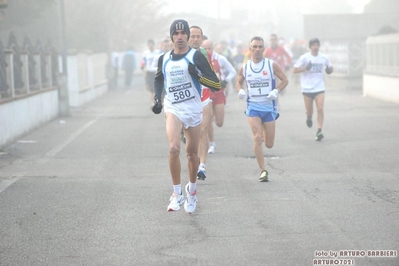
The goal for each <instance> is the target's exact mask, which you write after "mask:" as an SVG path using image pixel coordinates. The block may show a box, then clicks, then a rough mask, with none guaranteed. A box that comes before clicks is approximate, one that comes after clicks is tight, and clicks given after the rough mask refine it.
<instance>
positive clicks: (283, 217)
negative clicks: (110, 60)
mask: <svg viewBox="0 0 399 266" xmlns="http://www.w3.org/2000/svg"><path fill="white" fill-rule="evenodd" d="M280 104H281V109H280V111H281V117H280V118H279V120H278V121H277V129H276V134H277V136H276V141H275V146H274V147H273V148H272V149H270V150H268V149H266V148H264V152H265V160H266V162H267V169H268V171H269V179H270V182H267V183H259V182H258V176H259V170H258V167H257V164H256V161H255V159H254V157H253V151H252V135H251V132H250V130H249V126H248V122H247V120H246V117H245V115H244V114H243V110H244V107H245V103H244V102H243V101H240V100H238V98H237V97H236V93H231V94H230V95H229V97H228V105H227V107H226V117H225V125H224V126H223V127H222V128H216V130H215V136H216V144H217V150H216V153H215V154H212V155H209V156H208V163H207V176H208V178H207V179H206V180H205V181H198V200H199V201H198V206H197V210H196V212H195V213H194V214H191V215H190V214H187V213H185V211H184V209H181V210H180V211H178V212H174V213H168V212H166V207H167V205H168V199H169V196H170V195H171V193H172V184H171V179H170V174H169V168H168V145H167V139H166V134H165V123H164V116H163V114H161V115H154V114H152V112H151V111H150V100H149V96H148V94H147V92H146V91H145V89H144V87H143V83H142V80H141V77H136V81H135V86H134V88H133V89H131V90H126V89H119V90H114V91H110V92H108V93H107V94H106V95H104V96H102V97H101V98H99V99H97V100H95V101H93V102H91V103H89V104H88V105H86V106H84V107H83V108H79V109H74V110H72V115H71V116H70V117H66V118H59V119H57V120H55V121H53V122H51V123H49V124H48V125H46V126H44V127H42V128H40V129H38V130H36V131H34V132H32V133H31V134H29V135H27V136H25V137H24V138H22V139H20V140H19V141H18V142H16V143H14V144H12V145H10V146H8V147H6V148H4V149H3V150H2V151H1V153H0V154H1V155H0V265H10V266H14V265H185V266H187V265H273V266H274V265H283V266H285V265H296V266H302V265H304V266H305V265H314V263H315V262H316V263H317V262H320V263H327V262H331V261H330V260H333V263H334V265H339V264H336V263H337V262H339V263H342V264H341V265H347V264H348V263H352V264H353V263H355V265H376V266H377V265H378V266H380V265H387V266H397V265H399V257H398V254H397V253H398V248H399V222H398V221H399V174H398V172H399V156H398V153H399V152H398V151H399V137H398V134H399V106H398V105H396V104H393V103H387V102H383V101H379V100H375V99H372V98H364V97H363V96H362V93H361V91H348V90H341V89H339V88H333V86H330V87H328V88H327V92H326V103H325V126H324V128H323V131H324V134H325V139H323V141H321V142H316V141H315V140H314V137H315V133H316V128H312V129H309V128H307V127H306V124H305V120H306V116H305V113H304V105H303V99H302V96H301V94H300V92H299V88H298V86H294V85H290V86H289V88H288V89H287V91H286V93H285V94H284V95H283V96H282V97H281V98H280ZM181 160H182V166H183V169H182V172H183V175H182V176H183V178H182V179H183V182H184V183H183V186H184V185H185V184H186V182H187V180H188V177H187V164H186V162H187V160H186V157H185V154H184V153H182V154H181ZM375 250H378V251H387V253H381V252H380V253H379V255H381V254H382V255H386V256H385V257H380V256H379V257H372V255H373V254H374V255H375V254H376V253H372V251H375ZM345 251H353V253H352V252H351V253H348V252H347V253H343V252H345ZM334 252H337V253H334ZM362 252H364V253H362ZM394 255H395V256H394ZM317 265H318V264H317Z"/></svg>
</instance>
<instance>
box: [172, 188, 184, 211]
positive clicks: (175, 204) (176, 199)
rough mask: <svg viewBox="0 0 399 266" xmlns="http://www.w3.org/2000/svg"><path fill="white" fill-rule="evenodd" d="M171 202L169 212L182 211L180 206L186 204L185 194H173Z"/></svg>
mask: <svg viewBox="0 0 399 266" xmlns="http://www.w3.org/2000/svg"><path fill="white" fill-rule="evenodd" d="M169 201H170V203H169V205H168V212H171V211H178V210H180V205H182V204H183V202H184V197H183V193H182V194H181V195H179V194H177V193H176V192H173V194H172V196H170V199H169Z"/></svg>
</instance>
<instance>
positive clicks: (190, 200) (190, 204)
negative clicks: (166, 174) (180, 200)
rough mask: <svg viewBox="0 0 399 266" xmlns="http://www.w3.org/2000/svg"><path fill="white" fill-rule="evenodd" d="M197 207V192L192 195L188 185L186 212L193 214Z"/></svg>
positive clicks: (185, 202)
mask: <svg viewBox="0 0 399 266" xmlns="http://www.w3.org/2000/svg"><path fill="white" fill-rule="evenodd" d="M195 207H197V191H196V192H194V194H191V193H190V192H189V190H188V184H187V185H186V200H185V201H184V210H185V211H186V212H188V213H193V212H194V211H195Z"/></svg>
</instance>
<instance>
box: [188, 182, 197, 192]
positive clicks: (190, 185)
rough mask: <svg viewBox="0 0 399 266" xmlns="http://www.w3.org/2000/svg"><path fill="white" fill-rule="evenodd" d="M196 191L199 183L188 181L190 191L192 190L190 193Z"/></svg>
mask: <svg viewBox="0 0 399 266" xmlns="http://www.w3.org/2000/svg"><path fill="white" fill-rule="evenodd" d="M195 191H197V183H191V182H188V192H190V194H193V193H195Z"/></svg>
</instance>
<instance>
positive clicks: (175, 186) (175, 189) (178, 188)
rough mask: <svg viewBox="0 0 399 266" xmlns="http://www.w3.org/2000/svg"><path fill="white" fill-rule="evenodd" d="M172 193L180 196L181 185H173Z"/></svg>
mask: <svg viewBox="0 0 399 266" xmlns="http://www.w3.org/2000/svg"><path fill="white" fill-rule="evenodd" d="M173 192H175V193H176V194H179V195H181V184H178V185H173Z"/></svg>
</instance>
